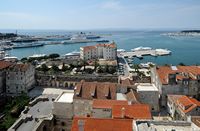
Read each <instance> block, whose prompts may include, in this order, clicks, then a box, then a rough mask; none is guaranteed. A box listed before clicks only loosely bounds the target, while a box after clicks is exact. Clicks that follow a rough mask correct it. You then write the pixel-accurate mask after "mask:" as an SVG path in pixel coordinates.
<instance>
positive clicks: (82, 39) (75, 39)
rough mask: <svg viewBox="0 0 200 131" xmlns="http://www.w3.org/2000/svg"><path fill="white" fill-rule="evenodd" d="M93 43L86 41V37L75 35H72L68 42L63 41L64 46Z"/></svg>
mask: <svg viewBox="0 0 200 131" xmlns="http://www.w3.org/2000/svg"><path fill="white" fill-rule="evenodd" d="M89 42H93V41H92V40H90V39H87V37H86V36H85V35H84V34H77V35H73V36H72V37H71V39H70V40H66V41H64V44H74V43H89Z"/></svg>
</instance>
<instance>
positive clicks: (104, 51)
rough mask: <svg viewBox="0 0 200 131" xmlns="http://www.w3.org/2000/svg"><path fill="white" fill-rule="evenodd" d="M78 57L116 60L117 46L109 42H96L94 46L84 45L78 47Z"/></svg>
mask: <svg viewBox="0 0 200 131" xmlns="http://www.w3.org/2000/svg"><path fill="white" fill-rule="evenodd" d="M80 58H81V59H83V60H91V59H105V60H116V58H117V46H116V44H115V43H111V44H97V45H95V46H85V47H81V48H80Z"/></svg>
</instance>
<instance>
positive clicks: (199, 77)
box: [151, 66, 200, 107]
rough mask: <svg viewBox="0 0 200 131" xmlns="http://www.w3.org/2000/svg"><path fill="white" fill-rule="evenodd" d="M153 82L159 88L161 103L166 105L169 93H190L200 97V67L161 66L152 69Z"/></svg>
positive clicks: (189, 94)
mask: <svg viewBox="0 0 200 131" xmlns="http://www.w3.org/2000/svg"><path fill="white" fill-rule="evenodd" d="M151 78H152V80H151V81H152V83H153V84H155V86H156V87H157V88H158V90H159V92H160V94H161V96H160V104H161V106H163V107H165V106H166V104H167V95H168V94H176V95H188V96H192V97H195V98H199V97H200V96H199V91H200V67H198V66H159V67H155V68H152V69H151Z"/></svg>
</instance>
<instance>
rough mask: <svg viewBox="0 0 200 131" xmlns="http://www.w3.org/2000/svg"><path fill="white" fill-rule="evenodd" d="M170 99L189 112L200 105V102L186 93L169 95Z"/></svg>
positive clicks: (184, 111)
mask: <svg viewBox="0 0 200 131" xmlns="http://www.w3.org/2000/svg"><path fill="white" fill-rule="evenodd" d="M168 97H169V99H171V100H172V101H173V103H175V104H176V105H177V106H178V109H180V110H181V111H182V112H183V113H188V112H190V111H192V110H193V109H195V108H196V107H197V106H200V102H199V101H197V100H196V99H194V98H190V97H188V96H185V95H168Z"/></svg>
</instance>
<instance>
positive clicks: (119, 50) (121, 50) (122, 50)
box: [117, 49, 126, 53]
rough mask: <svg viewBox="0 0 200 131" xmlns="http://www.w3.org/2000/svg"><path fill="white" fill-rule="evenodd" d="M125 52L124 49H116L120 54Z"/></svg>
mask: <svg viewBox="0 0 200 131" xmlns="http://www.w3.org/2000/svg"><path fill="white" fill-rule="evenodd" d="M125 51H126V50H124V49H117V52H118V53H120V52H125Z"/></svg>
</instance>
